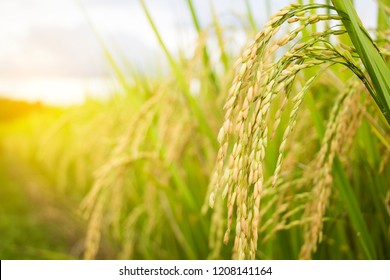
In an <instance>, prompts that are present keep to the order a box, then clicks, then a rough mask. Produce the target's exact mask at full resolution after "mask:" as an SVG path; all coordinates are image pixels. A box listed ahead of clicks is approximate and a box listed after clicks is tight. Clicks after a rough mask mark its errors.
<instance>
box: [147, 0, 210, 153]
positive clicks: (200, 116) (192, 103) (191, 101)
mask: <svg viewBox="0 0 390 280" xmlns="http://www.w3.org/2000/svg"><path fill="white" fill-rule="evenodd" d="M140 3H141V6H142V8H143V10H144V12H145V15H146V17H147V19H148V22H149V24H150V26H151V27H152V29H153V32H154V34H155V36H156V38H157V40H158V42H159V44H160V46H161V48H162V49H163V51H164V53H165V55H166V57H167V59H168V61H169V64H170V66H171V68H172V70H173V72H174V74H175V76H176V79H177V81H178V83H179V85H180V89H181V90H182V91H183V93H184V97H185V98H186V101H187V103H188V106H189V107H190V110H191V111H192V113H193V114H194V115H195V116H196V118H197V120H198V122H199V126H200V129H201V130H202V131H203V132H204V133H205V135H207V137H208V138H209V139H210V141H211V143H212V144H213V145H214V146H215V147H217V141H216V135H215V133H214V132H213V130H212V129H211V127H210V125H209V124H208V122H207V120H206V117H205V115H204V113H203V112H202V110H201V108H200V107H199V104H198V103H197V101H196V100H195V98H194V97H193V96H192V94H191V92H190V90H189V85H188V82H187V80H186V79H185V77H184V74H183V72H184V71H183V70H182V69H180V67H179V66H178V65H177V64H176V62H175V60H174V59H173V56H172V55H171V53H170V52H169V50H168V48H167V46H166V45H165V43H164V41H163V39H162V37H161V36H160V33H159V31H158V29H157V27H156V25H155V24H154V21H153V19H152V16H151V15H150V13H149V10H148V8H147V7H146V4H145V1H144V0H140Z"/></svg>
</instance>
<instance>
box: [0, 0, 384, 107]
mask: <svg viewBox="0 0 390 280" xmlns="http://www.w3.org/2000/svg"><path fill="white" fill-rule="evenodd" d="M249 2H250V3H251V6H252V9H253V14H254V16H255V17H256V21H257V22H258V24H259V26H261V25H262V24H264V23H265V21H266V18H267V17H266V15H267V11H266V9H265V4H264V3H265V0H250V1H249ZM271 2H272V5H271V12H276V11H277V10H278V9H280V8H282V7H283V6H285V5H287V4H288V3H290V2H292V1H288V0H278V1H271ZM145 3H146V5H147V7H148V9H149V10H150V13H151V15H152V17H153V19H154V21H155V23H156V25H157V26H158V28H159V31H160V33H161V36H162V37H163V39H164V41H165V43H166V44H167V46H168V48H169V49H170V51H171V52H172V53H177V52H178V50H186V51H187V52H191V50H192V49H193V48H192V47H191V46H193V42H194V41H196V37H197V34H196V31H195V29H194V27H193V24H192V21H191V16H190V13H189V11H188V8H187V1H185V0H164V1H161V0H160V1H159V0H145ZM193 3H194V6H195V10H196V11H197V14H198V16H199V18H200V22H201V25H202V26H203V27H207V26H209V25H210V23H211V21H212V17H211V9H210V3H211V4H212V5H213V7H214V8H215V10H216V13H217V15H218V17H219V19H220V21H221V23H222V25H224V26H228V25H229V26H232V25H234V26H237V27H238V28H237V29H236V30H237V31H236V33H235V34H234V40H236V41H237V45H238V46H243V45H245V43H246V40H247V39H248V38H246V35H245V33H244V32H243V31H242V27H240V25H241V24H242V22H243V21H242V19H243V18H244V17H245V14H246V6H245V1H244V0H235V1H227V0H193ZM355 3H356V4H357V7H358V13H359V15H360V17H361V18H362V21H363V22H364V23H365V24H366V25H367V26H368V27H373V26H374V25H375V18H376V8H375V4H374V0H360V1H359V0H356V1H355ZM81 7H83V9H84V10H85V11H86V14H87V16H86V14H85V13H83V12H82V11H83V9H82V8H81ZM87 18H89V20H90V22H91V23H92V26H93V29H94V30H95V31H96V33H97V34H98V36H99V37H100V38H101V39H102V41H103V42H104V44H105V45H106V47H107V48H108V49H109V50H110V51H111V52H112V53H113V54H115V55H116V56H117V57H118V58H119V57H126V59H127V60H128V61H130V62H131V64H132V66H133V67H135V68H136V69H140V71H144V72H150V71H154V70H155V69H165V67H166V61H165V58H164V56H163V54H162V52H161V49H160V47H159V45H158V42H157V40H156V38H155V36H154V34H153V31H152V29H151V27H150V25H149V23H148V21H147V19H146V17H145V14H144V12H143V10H142V8H141V5H140V2H139V0H0V97H2V96H3V97H11V98H15V99H25V100H29V101H41V102H45V103H49V104H56V105H66V104H74V103H81V102H82V101H83V100H84V98H85V96H86V95H92V96H96V97H102V98H104V97H105V96H108V95H109V93H110V92H112V91H113V89H114V88H115V82H114V81H113V79H112V78H111V76H110V69H109V66H108V63H107V61H106V59H105V57H104V54H103V51H102V48H101V46H100V45H99V42H98V39H97V36H96V35H95V34H94V32H93V30H92V28H91V25H89V24H88V20H87Z"/></svg>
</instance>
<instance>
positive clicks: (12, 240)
mask: <svg viewBox="0 0 390 280" xmlns="http://www.w3.org/2000/svg"><path fill="white" fill-rule="evenodd" d="M195 2H196V1H191V0H188V1H185V3H186V7H187V9H188V10H187V11H188V14H189V16H191V21H192V22H193V26H194V30H196V38H197V39H196V41H195V42H193V45H192V47H191V49H190V50H188V49H181V50H179V51H177V52H175V53H172V51H171V49H170V48H169V47H168V45H169V40H166V39H165V38H163V36H162V33H161V32H160V31H159V22H157V21H156V20H155V19H154V17H153V14H152V13H150V6H151V5H153V3H152V1H148V0H144V1H140V2H139V3H140V9H141V11H142V16H143V17H145V19H147V21H148V24H149V27H150V30H149V32H151V33H152V34H153V35H154V36H155V38H157V41H158V44H159V48H160V49H159V51H160V52H161V53H162V54H163V55H164V57H162V58H161V61H162V62H161V63H160V62H157V63H156V65H155V68H156V69H150V71H149V72H148V70H145V69H142V70H138V69H137V67H135V66H134V65H135V64H134V63H132V61H129V60H128V59H126V58H125V57H126V56H125V55H126V53H121V52H115V51H112V50H111V49H109V47H108V45H109V42H107V41H105V40H106V39H105V38H102V37H100V35H99V34H100V33H99V29H98V25H96V24H95V23H94V22H93V20H91V19H90V18H89V15H88V7H86V6H83V5H80V7H79V9H80V10H81V11H82V12H83V13H84V16H85V19H86V20H87V21H89V24H90V27H91V28H90V30H91V33H92V34H95V35H94V36H95V37H96V40H97V42H99V44H100V47H101V50H102V51H103V53H104V55H105V58H106V61H107V63H108V65H109V66H110V71H111V74H112V76H113V78H112V79H113V80H112V84H114V85H115V87H114V88H115V89H113V90H112V92H110V95H109V97H107V98H104V99H102V98H101V99H98V98H93V97H90V98H87V99H86V100H85V101H84V102H83V103H80V104H77V105H67V106H55V105H47V104H45V103H41V102H35V103H33V102H27V101H17V100H12V99H6V98H0V259H231V258H245V259H249V258H256V259H299V258H301V259H307V258H311V259H389V258H390V126H389V122H388V119H386V115H384V114H383V112H384V110H385V109H383V108H385V107H386V106H385V105H384V107H383V108H381V107H378V105H377V104H378V102H376V101H377V100H374V98H373V97H372V96H371V95H370V94H372V92H371V91H370V90H369V89H367V87H365V85H364V84H363V83H362V82H361V79H362V76H363V77H365V78H366V80H367V83H371V81H372V77H371V76H370V73H368V74H367V71H366V70H365V66H364V65H363V63H362V62H361V57H360V56H359V53H358V52H357V50H356V49H355V48H356V46H355V47H354V42H351V40H350V39H349V37H348V33H346V32H344V31H342V30H344V27H342V25H341V21H340V20H338V19H339V18H338V14H337V12H335V11H333V10H332V9H330V8H328V9H327V8H324V7H323V6H321V7H318V9H316V12H317V13H318V14H319V15H322V16H323V18H321V20H320V19H319V18H318V21H317V20H316V19H317V18H316V17H310V16H314V10H313V9H308V10H307V13H306V14H305V12H301V14H296V13H298V12H296V11H293V8H294V7H300V6H299V5H296V6H294V5H293V6H290V9H291V12H290V10H285V11H286V13H285V14H287V13H289V15H291V18H294V17H295V18H296V17H299V16H301V17H305V16H307V18H306V20H305V19H303V18H301V19H297V20H296V22H293V21H294V20H291V24H290V25H288V24H287V25H286V24H285V25H283V26H282V27H281V28H280V30H279V33H278V35H277V36H276V37H275V38H272V39H270V40H271V41H270V42H271V43H270V48H272V46H273V45H275V46H278V49H277V50H276V49H275V50H273V51H270V50H269V49H268V51H269V52H268V53H267V52H266V51H267V50H265V54H266V55H265V57H263V58H262V57H261V56H260V51H257V49H256V50H255V51H253V53H251V52H248V51H246V50H248V46H249V49H251V48H252V49H254V47H253V43H252V45H251V42H253V40H254V39H255V38H257V39H258V40H262V38H263V37H261V36H266V34H267V33H266V30H267V27H266V28H264V27H263V26H262V24H259V22H260V21H261V22H262V23H265V22H266V21H267V20H268V19H266V18H261V19H259V18H258V13H257V11H256V9H254V8H253V7H252V6H251V2H249V1H241V2H242V5H243V7H245V8H244V11H245V13H244V14H243V15H239V16H238V15H236V17H237V20H238V22H239V23H240V24H238V25H232V26H229V25H224V24H223V21H221V20H220V18H219V16H218V15H217V13H216V12H215V7H214V5H215V4H216V3H214V1H209V2H208V3H209V5H208V7H209V10H208V11H207V13H209V14H210V15H211V18H212V23H211V24H209V25H207V26H203V25H201V23H200V21H199V18H200V16H199V14H201V13H204V12H205V11H203V10H197V9H196V7H197V6H196V5H194V4H195ZM260 2H262V7H263V8H264V10H265V11H269V12H266V13H265V14H268V16H271V14H270V13H271V12H272V13H276V12H278V11H277V10H272V9H271V5H270V1H260ZM314 2H316V1H300V4H312V5H314ZM325 2H326V3H327V4H329V5H331V1H325ZM335 2H337V1H335ZM355 2H359V1H355ZM388 2H389V1H385V0H384V1H377V3H376V4H373V6H372V7H373V8H372V9H373V11H375V13H377V14H378V16H377V18H376V22H377V24H376V25H377V27H376V29H374V30H371V29H369V33H370V35H371V36H372V38H374V40H375V42H376V43H375V44H376V45H375V46H376V47H377V49H378V50H379V51H378V53H380V55H381V57H383V61H384V62H385V63H386V66H387V69H383V70H386V71H388V65H389V54H390V52H389V51H390V50H389V43H390V41H389V35H390V33H389V11H390V9H389V5H388V4H389V3H388ZM81 3H82V2H81ZM321 3H323V2H321ZM287 4H290V3H287ZM221 5H223V4H221ZM231 13H232V14H234V11H232V12H231ZM285 14H283V13H282V14H279V16H280V15H282V16H281V17H280V18H279V16H278V15H276V17H275V16H274V17H273V19H277V20H280V19H281V18H283V16H284V15H285ZM309 23H310V24H309ZM275 24H276V20H275ZM275 24H274V23H273V25H269V26H268V27H271V31H269V32H271V33H272V32H273V31H275V32H276V25H275ZM300 26H304V27H305V28H303V27H302V28H300ZM296 28H298V29H299V32H297V34H296V35H295V36H297V37H296V38H295V37H294V38H291V40H290V39H289V38H287V37H283V36H284V35H285V34H293V32H294V30H296ZM332 28H333V29H332ZM237 29H239V32H240V34H245V36H244V37H243V38H242V39H239V40H238V39H237V37H235V36H233V35H232V34H235V33H234V32H235V31H236V30H237ZM262 30H265V31H264V32H263V33H262V35H257V37H256V34H257V33H258V32H260V31H262ZM328 30H333V31H334V32H333V31H332V32H333V33H331V34H329V36H327V37H324V36H323V37H316V36H319V35H318V34H320V33H321V32H326V31H328ZM335 30H337V31H335ZM341 31H342V32H341ZM348 31H349V30H348ZM291 32H292V33H291ZM264 34H265V35H264ZM283 38H287V39H284V41H283ZM312 38H321V39H318V40H317V39H316V40H315V42H312V45H311V46H310V47H311V49H310V48H309V49H308V50H307V52H306V53H305V54H304V55H303V54H301V53H298V54H293V50H294V48H295V50H296V51H298V50H299V48H298V47H297V46H298V44H299V43H303V44H309V43H308V42H311V41H310V39H312ZM278 40H279V41H278ZM294 40H295V41H294ZM272 42H274V43H272ZM317 43H321V44H322V43H323V45H319V44H317ZM248 44H249V45H248ZM272 44H273V45H272ZM323 46H337V48H336V47H334V48H333V47H332V50H333V49H334V50H335V52H334V53H332V52H329V49H327V51H328V52H327V51H326V50H325V49H323V48H322V47H323ZM348 46H349V47H348ZM316 47H317V49H316ZM329 48H330V47H329ZM289 51H290V54H291V56H290V57H295V58H297V60H294V63H296V64H294V65H295V66H299V65H301V66H302V65H306V64H305V63H309V62H310V61H311V62H312V63H313V64H310V67H306V68H305V67H301V68H300V69H299V70H300V71H299V72H296V73H295V74H294V76H293V79H291V80H288V78H285V80H283V79H284V78H283V79H281V78H280V77H281V76H277V75H276V74H275V75H276V76H275V78H274V79H271V78H269V83H268V84H264V89H265V90H266V89H267V88H266V86H267V85H269V84H270V83H271V81H272V85H274V84H277V81H279V80H277V79H280V81H281V82H280V83H279V84H281V85H280V88H278V90H279V91H277V90H276V89H274V90H271V96H272V97H270V99H272V102H269V103H267V102H266V101H264V99H266V98H267V97H264V96H263V97H261V96H260V97H258V98H259V99H256V98H255V97H252V98H250V97H248V95H249V93H248V92H251V90H250V88H251V87H255V89H253V88H252V91H255V92H256V82H255V80H256V77H258V76H253V75H255V74H253V73H255V72H256V71H251V70H250V69H249V67H252V66H249V65H251V64H250V61H252V62H251V63H253V65H254V66H253V68H251V69H255V67H258V68H256V69H263V68H261V67H263V65H265V66H264V69H265V70H264V74H266V75H269V77H271V76H272V75H271V73H274V72H275V73H276V72H278V71H279V70H280V71H279V72H280V73H286V72H282V71H283V70H285V69H287V70H289V69H290V70H291V69H292V68H287V66H288V65H290V64H287V63H286V64H275V65H273V64H272V63H273V62H276V61H279V59H282V58H283V57H288V55H285V54H286V53H288V52H289ZM347 52H348V53H347ZM335 53H338V54H339V56H334V55H335ZM348 55H351V57H349V56H348ZM303 56H309V58H310V59H311V60H310V61H309V62H306V61H303V60H299V59H301V58H302V57H303ZM240 57H241V58H240ZM245 57H251V59H252V60H250V59H249V60H248V61H249V62H245V61H247V60H245V59H247V58H245ZM343 59H344V60H343ZM237 60H238V62H237ZM320 60H321V61H322V62H321V63H320V62H319V61H320ZM260 61H261V63H262V64H261V63H260ZM313 61H315V62H313ZM324 61H325V62H324ZM345 61H350V62H351V63H350V64H348V63H345ZM336 62H337V63H336ZM289 63H290V62H289ZM258 64H260V65H261V66H259V65H258ZM242 65H245V66H244V68H245V69H243V66H242ZM267 65H269V69H268V68H267V67H266V66H267ZM286 65H287V66H286ZM291 65H293V64H291ZM348 65H349V66H348ZM351 65H352V66H355V65H356V69H355V71H351V67H352V66H351ZM152 67H153V66H152ZM278 67H279V68H278ZM283 67H285V68H283ZM352 68H353V67H352ZM248 69H249V70H248ZM267 69H268V70H267ZM272 69H274V70H272ZM294 69H295V68H294ZM360 70H361V72H359V71H360ZM259 71H260V70H259ZM267 71H268V72H267ZM272 71H274V72H272ZM241 72H242V73H241ZM279 72H278V73H279ZM368 72H369V71H368ZM245 73H247V74H245ZM259 73H260V72H259ZM267 73H268V74H267ZM356 73H361V75H362V76H361V77H356ZM240 75H241V76H242V77H240ZM280 75H282V74H280ZM313 76H315V77H316V78H315V79H314V80H311V79H310V78H311V77H313ZM237 77H238V78H237ZM262 77H263V79H265V78H264V76H262ZM359 78H360V79H359ZM240 79H241V80H240ZM286 80H288V81H289V83H286ZM261 81H262V80H261V79H260V78H259V83H260V84H259V85H258V86H259V88H261ZM307 81H310V86H309V85H307V86H306V83H307ZM238 82H240V83H241V84H242V87H241V88H240V90H239V91H238V93H239V95H238V97H235V98H234V104H236V105H232V104H233V101H231V102H230V103H229V101H230V100H232V99H229V98H231V96H232V94H234V92H237V91H235V86H236V87H237V83H238ZM283 82H284V83H283ZM388 82H389V81H388ZM232 85H233V89H231V88H232ZM269 87H270V88H272V86H269ZM302 89H303V90H304V96H303V94H301V95H300V93H301V92H302V91H301V90H302ZM375 90H376V88H374V90H373V91H374V92H377V91H375ZM259 92H260V91H259ZM389 92H390V91H388V92H387V93H386V92H385V95H384V96H385V97H386V94H387V98H388V94H389ZM53 94H55V93H53ZM254 94H255V96H256V93H254ZM377 98H378V99H380V98H379V97H377ZM245 100H249V101H248V102H249V105H248V104H246V103H245V102H246V101H245ZM256 100H257V101H256ZM260 100H262V102H263V103H261V102H260ZM250 102H253V104H252V103H250ZM256 102H257V103H258V104H259V105H258V106H259V108H257V109H256V105H257V103H256ZM260 104H262V105H260ZM264 104H265V105H264ZM383 104H385V103H383ZM252 105H253V106H252ZM229 106H230V107H231V106H233V109H232V110H231V112H229V113H231V114H232V116H233V117H232V120H233V119H234V120H236V118H235V117H236V116H238V115H239V114H241V115H240V117H242V115H243V114H245V113H246V114H249V116H248V117H247V118H244V117H243V121H242V122H240V121H239V119H240V117H237V122H235V121H234V125H235V126H236V127H238V128H237V131H236V132H230V134H229V133H227V131H228V130H231V128H230V127H229V124H230V123H229V122H227V121H226V119H227V115H228V113H227V111H229V108H230V107H229ZM248 106H252V107H249V108H250V109H247V108H248ZM260 106H261V107H260ZM298 107H299V108H298ZM382 109H383V110H382ZM256 110H260V112H261V111H264V113H262V114H263V115H266V116H267V117H266V118H264V119H262V122H261V125H260V124H258V123H257V122H256V116H257V115H256V114H255V111H256ZM248 111H249V112H248ZM260 115H261V114H260ZM229 116H230V115H229ZM252 116H254V117H252ZM246 120H248V122H246ZM250 121H253V122H252V123H251V122H250ZM241 123H243V124H242V126H240V124H241ZM250 126H253V127H259V129H260V128H261V130H262V131H264V130H265V129H267V131H268V134H267V133H266V134H264V133H263V132H261V133H260V132H258V131H257V130H255V129H253V130H250V129H249V128H248V127H250ZM292 126H293V128H292ZM221 127H222V128H223V127H225V128H226V129H225V130H224V131H223V132H224V133H223V135H222V136H221V130H220V129H221ZM241 127H245V128H242V131H243V132H240V128H241ZM290 127H291V128H290ZM286 130H288V132H287V133H286ZM244 132H245V133H247V134H245V133H244ZM240 133H241V134H240ZM251 133H252V134H251ZM242 135H245V136H242ZM256 139H257V140H256ZM252 142H256V143H259V142H261V143H262V145H261V146H260V147H262V148H258V146H256V145H254V146H253V147H252V146H250V144H248V143H252ZM265 142H267V144H265V145H264V143H265ZM225 143H227V144H226V145H225V146H224V144H225ZM240 143H241V144H240ZM235 144H237V145H235ZM220 146H221V150H222V152H218V151H219V148H220ZM281 146H283V147H282V148H281ZM224 147H225V148H224ZM224 149H225V150H224ZM256 149H258V150H256ZM221 150H220V151H221ZM223 150H224V151H223ZM252 151H254V152H253V154H251V153H252ZM256 151H260V154H259V157H257V155H256V153H255V152H256ZM280 154H282V156H281V155H280ZM236 155H240V156H241V157H242V158H243V159H242V161H241V163H240V162H239V160H237V161H236V162H235V161H234V159H235V157H237V156H236ZM229 157H233V160H231V163H230V162H229ZM225 159H226V160H225ZM253 162H255V163H256V164H255V165H254V164H253ZM220 164H221V166H219V165H220ZM230 164H232V166H233V165H234V164H236V165H234V167H232V168H230V167H229V165H230ZM245 164H247V166H246V165H245ZM229 168H230V169H229ZM260 170H261V171H260ZM251 171H252V173H251ZM234 172H236V173H237V174H236V175H234ZM259 173H261V175H259ZM251 174H252V175H251ZM254 174H256V175H254ZM275 175H276V176H275ZM254 176H255V177H256V176H257V177H256V178H260V177H261V188H260V186H259V185H256V184H255V179H253V177H254ZM235 177H236V178H241V179H236V180H234V178H235ZM259 180H260V179H258V180H257V182H259ZM226 182H227V184H226ZM225 184H226V189H224V188H225ZM216 185H219V186H220V187H219V188H218V190H216V188H215V186H216ZM257 186H258V189H257ZM257 197H258V198H259V200H258V201H257V200H256V198H257ZM210 204H211V206H213V207H212V208H211V207H210ZM227 229H228V230H227ZM314 229H315V230H314ZM253 248H255V249H253Z"/></svg>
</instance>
